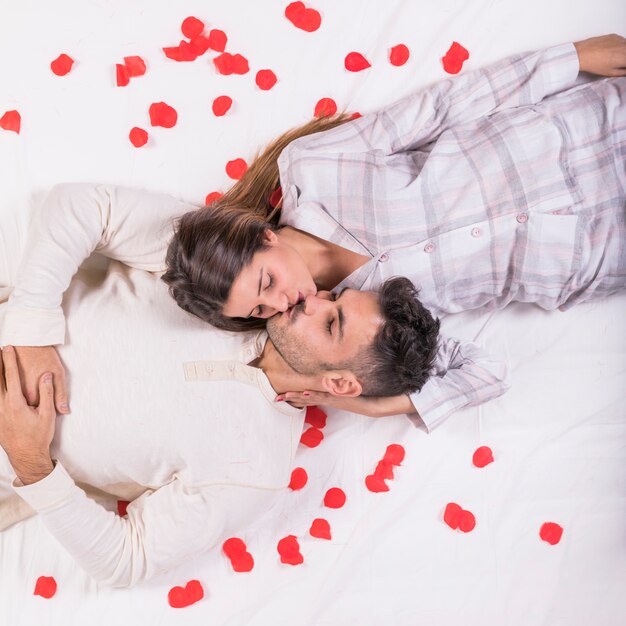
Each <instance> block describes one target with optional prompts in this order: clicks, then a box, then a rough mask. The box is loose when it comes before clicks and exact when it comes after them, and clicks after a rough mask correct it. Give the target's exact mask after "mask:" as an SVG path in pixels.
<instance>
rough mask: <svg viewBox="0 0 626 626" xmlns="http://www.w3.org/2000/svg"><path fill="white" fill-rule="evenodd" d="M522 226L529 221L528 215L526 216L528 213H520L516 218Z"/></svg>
mask: <svg viewBox="0 0 626 626" xmlns="http://www.w3.org/2000/svg"><path fill="white" fill-rule="evenodd" d="M515 219H516V220H517V221H518V222H519V223H520V224H523V223H524V222H527V221H528V215H526V213H518V214H517V217H516V218H515Z"/></svg>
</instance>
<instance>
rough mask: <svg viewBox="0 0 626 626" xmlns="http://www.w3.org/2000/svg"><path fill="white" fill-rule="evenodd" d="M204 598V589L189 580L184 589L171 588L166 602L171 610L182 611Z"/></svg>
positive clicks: (198, 582) (197, 583)
mask: <svg viewBox="0 0 626 626" xmlns="http://www.w3.org/2000/svg"><path fill="white" fill-rule="evenodd" d="M202 598H204V589H203V588H202V585H201V584H200V581H198V580H190V581H189V582H188V583H187V584H186V585H185V586H184V587H172V589H170V591H169V593H168V594H167V601H168V602H169V605H170V606H171V607H172V608H173V609H183V608H185V607H186V606H190V605H191V604H195V603H196V602H198V601H200V600H202Z"/></svg>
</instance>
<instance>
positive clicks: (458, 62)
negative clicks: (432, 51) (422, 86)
mask: <svg viewBox="0 0 626 626" xmlns="http://www.w3.org/2000/svg"><path fill="white" fill-rule="evenodd" d="M467 59H469V52H468V51H467V50H466V49H465V48H464V47H463V46H462V45H461V44H459V43H457V42H456V41H453V42H452V45H451V46H450V48H449V49H448V51H447V52H446V54H445V56H443V57H442V59H441V61H442V62H443V69H444V70H445V71H446V72H448V74H458V73H459V72H460V71H461V68H462V67H463V63H464V62H465V61H466V60H467Z"/></svg>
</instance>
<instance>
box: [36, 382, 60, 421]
mask: <svg viewBox="0 0 626 626" xmlns="http://www.w3.org/2000/svg"><path fill="white" fill-rule="evenodd" d="M37 411H38V413H39V415H40V416H41V417H44V418H48V419H49V418H51V417H56V410H55V408H54V387H53V386H52V374H51V373H50V372H46V373H45V374H44V375H43V376H42V377H41V378H40V379H39V407H38V409H37Z"/></svg>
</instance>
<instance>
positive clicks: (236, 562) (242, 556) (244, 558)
mask: <svg viewBox="0 0 626 626" xmlns="http://www.w3.org/2000/svg"><path fill="white" fill-rule="evenodd" d="M230 564H231V565H232V567H233V569H234V570H235V571H236V572H249V571H251V570H252V568H253V567H254V558H253V557H252V555H251V554H250V553H249V552H241V553H238V554H236V555H235V556H233V557H232V558H231V559H230Z"/></svg>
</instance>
